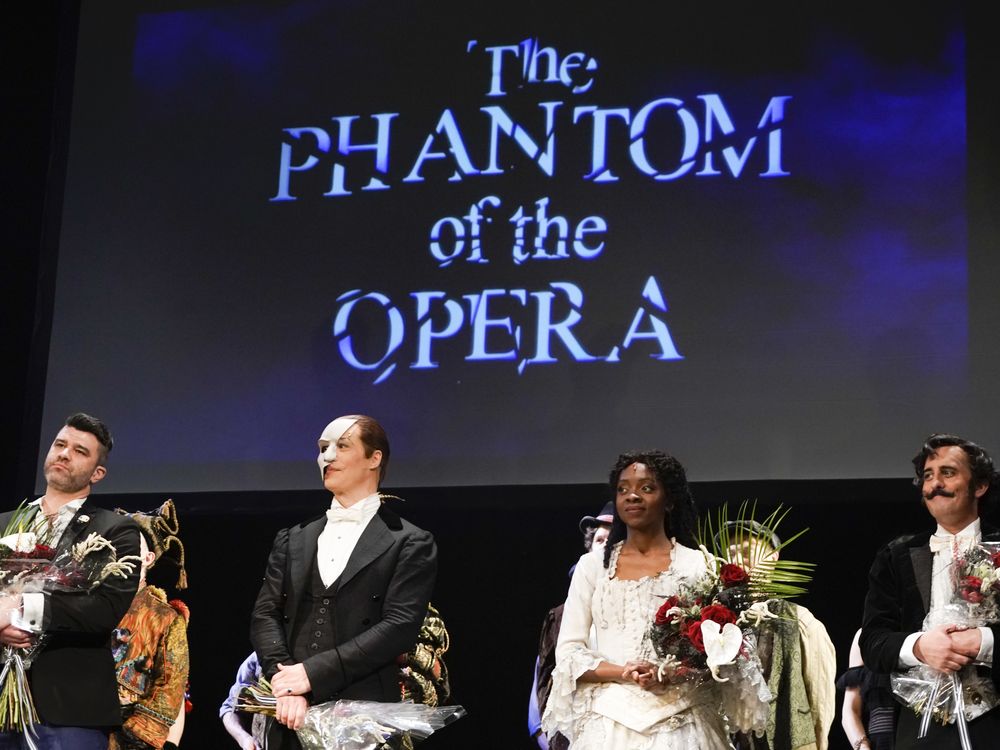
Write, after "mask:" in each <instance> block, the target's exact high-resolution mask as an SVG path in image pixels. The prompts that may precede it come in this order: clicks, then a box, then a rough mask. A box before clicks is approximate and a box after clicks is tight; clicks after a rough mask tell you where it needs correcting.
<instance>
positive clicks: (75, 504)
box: [28, 495, 88, 515]
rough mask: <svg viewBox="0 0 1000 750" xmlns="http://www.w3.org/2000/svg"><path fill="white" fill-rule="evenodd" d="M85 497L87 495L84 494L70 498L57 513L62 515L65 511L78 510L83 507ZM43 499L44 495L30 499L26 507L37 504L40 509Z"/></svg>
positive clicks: (74, 511)
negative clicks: (74, 498) (73, 498)
mask: <svg viewBox="0 0 1000 750" xmlns="http://www.w3.org/2000/svg"><path fill="white" fill-rule="evenodd" d="M87 497H88V496H87V495H84V496H83V497H78V498H77V499H76V500H70V501H69V502H68V503H66V504H65V505H63V506H62V507H61V508H60V509H59V510H58V511H57V512H58V513H59V515H63V514H64V513H66V512H67V511H69V512H72V513H76V512H77V511H78V510H80V508H82V507H83V504H84V503H85V502H86V501H87ZM44 499H45V495H42V496H41V497H40V498H38V499H37V500H32V501H31V502H30V503H28V507H31V506H33V505H34V506H37V507H38V509H39V510H41V509H42V500H44Z"/></svg>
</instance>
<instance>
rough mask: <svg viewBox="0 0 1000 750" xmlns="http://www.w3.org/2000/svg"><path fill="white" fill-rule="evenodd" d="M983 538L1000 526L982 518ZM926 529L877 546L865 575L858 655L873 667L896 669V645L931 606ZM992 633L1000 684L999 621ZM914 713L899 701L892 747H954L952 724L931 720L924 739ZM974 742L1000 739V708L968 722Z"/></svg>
mask: <svg viewBox="0 0 1000 750" xmlns="http://www.w3.org/2000/svg"><path fill="white" fill-rule="evenodd" d="M981 530H982V540H983V541H994V542H995V541H1000V531H998V530H997V529H995V528H993V527H991V526H988V525H987V524H985V523H984V524H982V527H981ZM930 537H931V532H927V533H924V534H914V535H911V536H903V537H899V538H898V539H895V540H893V541H892V542H890V543H889V544H888V545H887V546H886V547H884V548H883V549H882V550H880V551H879V553H878V556H877V557H876V558H875V562H874V563H873V564H872V567H871V572H870V573H869V575H868V595H867V597H866V598H865V612H864V622H863V624H862V629H861V639H860V645H861V656H862V658H863V659H864V662H865V666H867V667H868V668H869V669H871V670H872V671H874V672H883V673H890V672H893V671H896V670H897V664H898V660H899V650H900V648H902V645H903V641H904V640H906V637H907V636H908V635H910V634H911V633H915V632H917V631H919V630H921V629H922V628H923V621H924V618H925V617H926V616H927V611H928V609H929V608H930V601H931V571H932V565H933V555H932V553H931V551H930V547H929V546H928V540H929V539H930ZM991 630H992V631H993V637H994V648H993V666H992V670H991V671H992V677H993V681H994V682H995V683H996V684H997V685H998V686H1000V626H997V625H994V626H993V627H991ZM917 722H918V719H917V717H916V715H915V714H914V713H913V711H912V710H911V709H908V708H906V707H905V706H904V707H901V709H900V719H899V725H898V730H897V732H896V750H908V749H909V748H915V749H916V750H944V749H945V748H949V749H950V748H956V749H957V748H959V747H960V744H959V737H958V730H957V728H956V726H955V725H954V724H951V725H947V726H941V725H938V724H936V723H935V722H932V723H931V731H930V732H929V733H928V735H927V736H926V737H925V738H924V739H917ZM969 730H970V733H971V736H972V745H973V747H974V748H977V749H978V748H987V747H996V746H997V744H998V743H1000V708H995V709H993V710H992V711H989V712H988V713H986V714H984V715H983V716H981V717H979V718H977V719H975V720H974V721H972V722H971V723H970V724H969Z"/></svg>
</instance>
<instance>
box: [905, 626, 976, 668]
mask: <svg viewBox="0 0 1000 750" xmlns="http://www.w3.org/2000/svg"><path fill="white" fill-rule="evenodd" d="M981 645H982V634H981V633H980V632H979V629H978V628H967V627H965V626H963V625H954V624H951V625H938V626H937V627H934V628H931V629H930V630H928V631H927V632H926V633H923V634H922V635H921V636H920V637H919V638H917V640H916V643H914V644H913V655H914V656H916V657H917V658H918V659H919V660H920V661H922V662H923V663H924V664H926V665H927V666H929V667H931V668H933V669H936V670H938V671H939V672H957V671H958V670H960V669H961V668H962V667H964V666H966V665H968V664H971V663H972V662H973V661H974V660H975V659H976V657H977V656H978V655H979V648H980V646H981Z"/></svg>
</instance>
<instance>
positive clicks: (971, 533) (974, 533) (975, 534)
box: [934, 518, 983, 542]
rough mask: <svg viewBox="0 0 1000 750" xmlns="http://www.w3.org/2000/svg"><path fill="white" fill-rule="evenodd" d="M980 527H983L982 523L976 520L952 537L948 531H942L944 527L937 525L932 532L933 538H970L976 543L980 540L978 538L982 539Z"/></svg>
mask: <svg viewBox="0 0 1000 750" xmlns="http://www.w3.org/2000/svg"><path fill="white" fill-rule="evenodd" d="M982 527H983V525H982V522H981V521H980V519H978V518H977V519H976V520H975V521H973V522H972V523H970V524H969V525H968V526H966V527H965V528H964V529H962V530H961V531H959V532H958V533H957V534H954V535H952V533H951V532H950V531H946V530H945V529H944V527H942V526H941V524H938V527H937V531H935V532H934V536H939V537H949V536H961V537H971V538H973V539H975V540H976V541H977V542H978V541H979V540H980V538H982V535H983V532H982Z"/></svg>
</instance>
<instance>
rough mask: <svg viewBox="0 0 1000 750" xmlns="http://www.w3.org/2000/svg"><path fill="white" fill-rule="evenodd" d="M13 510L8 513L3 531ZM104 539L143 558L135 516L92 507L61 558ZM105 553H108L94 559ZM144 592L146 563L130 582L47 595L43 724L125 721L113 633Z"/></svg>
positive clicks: (39, 666)
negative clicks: (93, 536)
mask: <svg viewBox="0 0 1000 750" xmlns="http://www.w3.org/2000/svg"><path fill="white" fill-rule="evenodd" d="M11 515H12V512H6V513H0V529H5V528H7V524H8V522H9V521H10V518H11ZM92 533H96V534H99V535H100V536H102V537H104V538H105V539H107V540H108V541H109V542H111V544H112V545H113V546H114V548H115V552H116V554H117V557H118V559H121V558H123V557H125V556H126V555H135V556H138V555H139V527H138V526H136V525H135V522H134V521H133V520H132V519H131V518H128V517H127V516H123V515H120V514H118V513H114V512H112V511H109V510H104V509H103V508H98V507H96V506H93V505H91V503H90V501H89V500H88V501H87V502H85V503H84V504H83V505H82V506H81V508H80V510H78V511H77V512H76V514H75V515H74V516H73V520H71V521H70V523H69V526H67V527H66V531H65V532H63V535H62V538H61V539H60V540H59V543H58V545H57V547H56V550H57V554H58V553H59V552H62V551H63V550H68V549H70V547H72V545H74V544H76V543H77V542H82V541H83V540H84V539H86V538H87V537H88V536H89V535H90V534H92ZM94 554H100V553H94ZM138 586H139V563H138V561H136V563H135V570H134V572H133V573H132V575H130V576H128V577H127V578H118V577H114V576H112V577H109V578H107V579H105V581H104V582H103V583H102V584H101V585H100V586H98V587H97V588H96V589H94V590H93V591H91V592H89V593H88V592H85V591H79V590H74V591H58V590H52V591H51V592H49V593H47V594H46V597H47V599H46V606H45V622H43V623H42V630H43V632H44V633H45V642H44V644H43V645H42V649H41V651H40V652H39V654H38V655H37V656H36V657H35V660H34V663H33V664H32V665H31V669H30V670H29V671H28V681H29V683H30V685H31V692H32V695H33V696H34V700H35V708H36V709H37V710H38V716H39V718H40V719H41V720H42V721H43V722H45V723H46V724H53V725H61V726H71V727H117V726H120V725H121V723H122V714H121V706H120V705H119V702H118V687H117V681H116V674H115V662H114V659H113V658H112V656H111V646H110V640H111V633H112V631H113V630H114V629H115V628H116V627H118V623H119V622H120V621H121V619H122V617H123V616H124V614H125V612H127V611H128V608H129V605H130V604H131V603H132V599H133V597H135V592H136V590H137V589H138Z"/></svg>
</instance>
